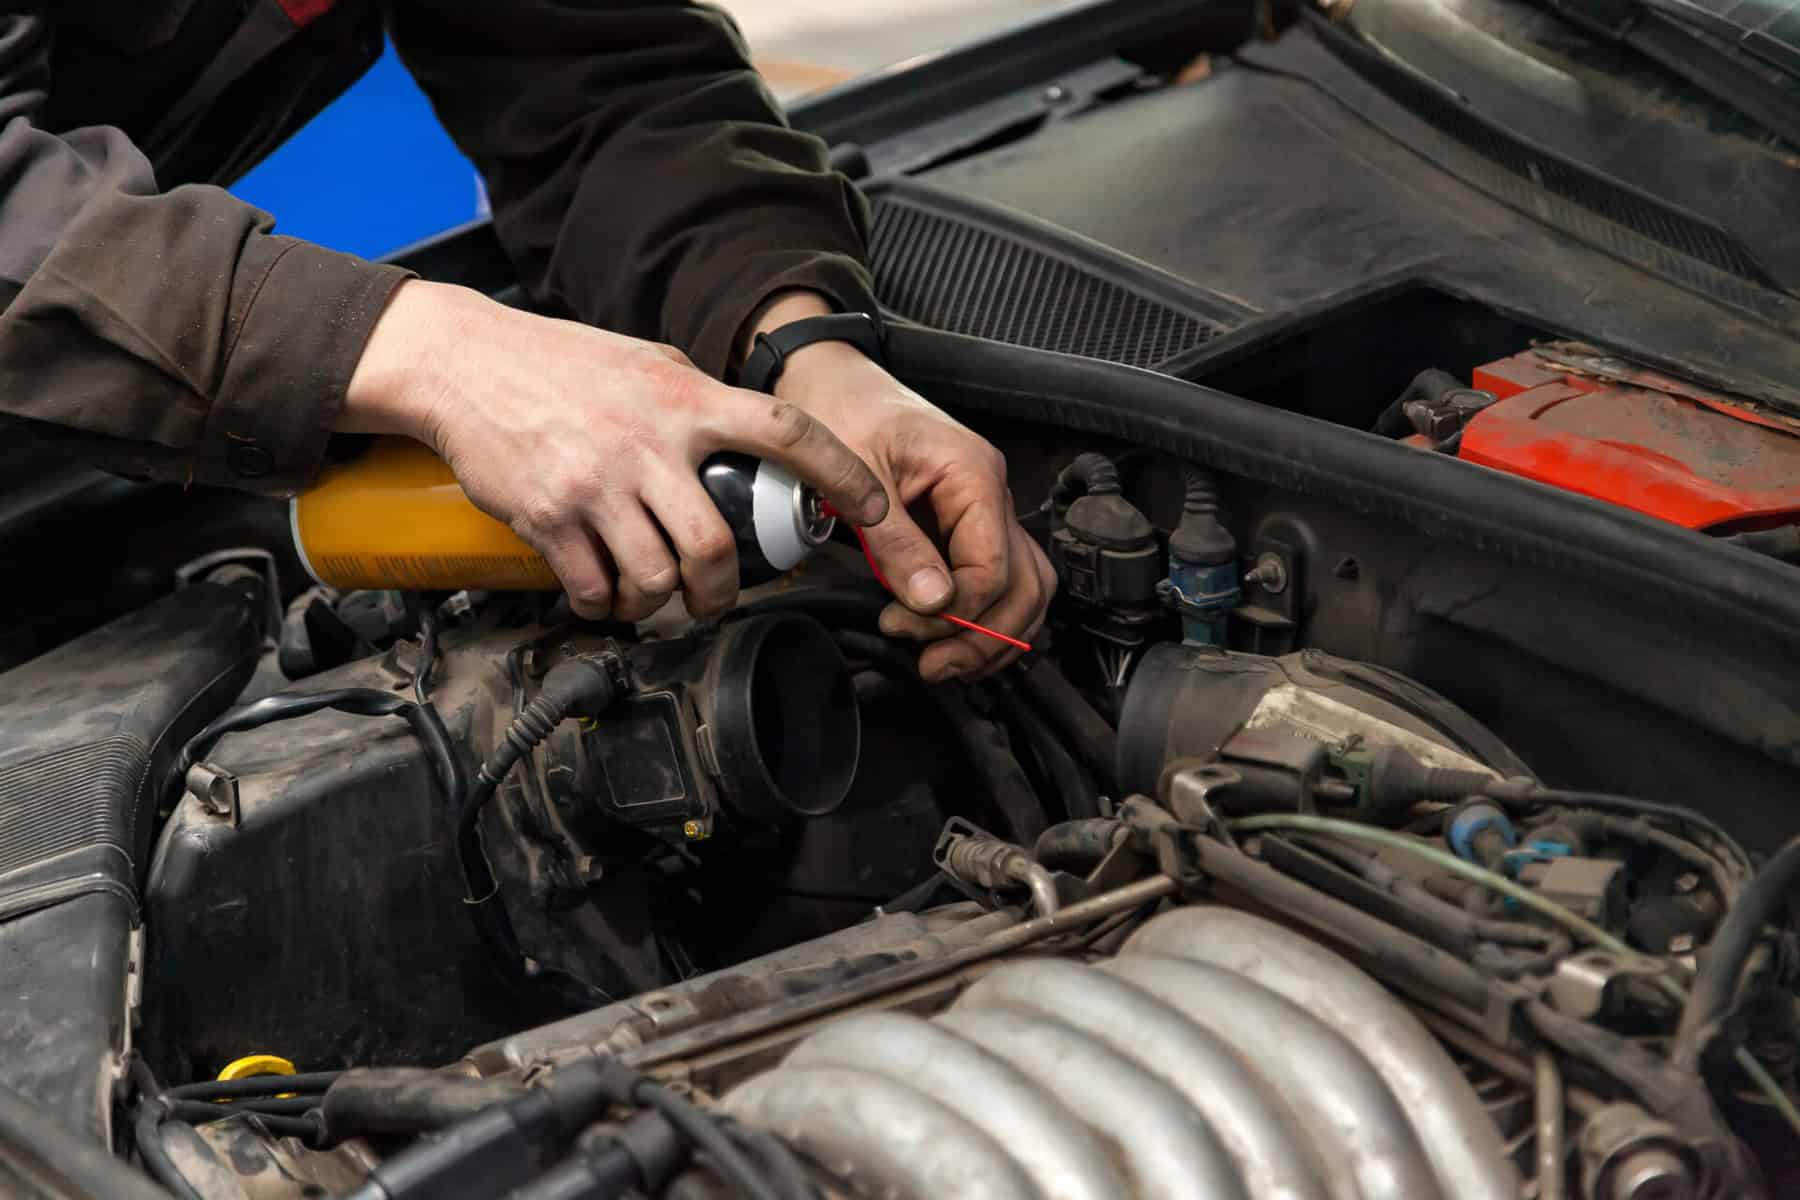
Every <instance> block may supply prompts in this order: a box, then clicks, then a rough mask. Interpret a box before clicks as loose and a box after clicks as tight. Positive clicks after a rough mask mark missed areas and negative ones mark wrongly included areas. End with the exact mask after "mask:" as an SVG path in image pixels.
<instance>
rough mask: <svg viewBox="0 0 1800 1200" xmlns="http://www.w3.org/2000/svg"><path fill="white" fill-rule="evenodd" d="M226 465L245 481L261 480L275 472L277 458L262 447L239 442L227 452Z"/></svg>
mask: <svg viewBox="0 0 1800 1200" xmlns="http://www.w3.org/2000/svg"><path fill="white" fill-rule="evenodd" d="M225 465H226V466H228V467H230V468H231V469H232V470H233V471H234V472H236V473H237V474H238V475H239V476H241V477H242V478H244V479H261V478H262V477H263V476H265V475H268V474H270V473H271V472H273V471H274V470H275V456H274V455H273V454H270V453H269V452H268V451H267V450H265V449H263V448H262V447H261V446H256V445H252V444H251V443H249V442H237V443H235V444H233V445H232V447H231V449H229V450H227V451H226V452H225Z"/></svg>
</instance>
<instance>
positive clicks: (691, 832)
mask: <svg viewBox="0 0 1800 1200" xmlns="http://www.w3.org/2000/svg"><path fill="white" fill-rule="evenodd" d="M681 836H683V837H685V838H686V839H687V840H688V841H690V842H697V841H699V840H700V839H701V838H703V837H705V836H706V826H704V825H702V824H701V823H700V822H698V821H683V822H682V823H681Z"/></svg>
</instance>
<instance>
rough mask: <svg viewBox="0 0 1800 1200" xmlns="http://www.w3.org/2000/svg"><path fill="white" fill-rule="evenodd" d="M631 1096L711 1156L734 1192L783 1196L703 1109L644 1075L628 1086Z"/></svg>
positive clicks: (764, 1198)
mask: <svg viewBox="0 0 1800 1200" xmlns="http://www.w3.org/2000/svg"><path fill="white" fill-rule="evenodd" d="M632 1098H633V1099H635V1100H636V1101H637V1102H638V1103H640V1104H642V1105H644V1106H645V1107H646V1108H653V1109H655V1110H656V1111H657V1112H659V1113H661V1114H662V1115H663V1116H664V1117H665V1118H667V1119H668V1122H669V1124H671V1125H673V1126H674V1127H675V1131H676V1132H677V1133H679V1134H681V1136H682V1137H683V1138H686V1139H687V1140H688V1141H689V1142H690V1143H692V1145H693V1147H694V1148H695V1149H696V1150H699V1151H701V1152H703V1153H705V1154H706V1155H707V1156H708V1157H709V1158H711V1159H712V1161H713V1165H714V1166H715V1167H717V1169H718V1171H719V1174H720V1175H721V1176H723V1177H724V1179H725V1181H726V1182H727V1183H729V1184H730V1185H731V1186H732V1187H733V1188H734V1189H735V1190H736V1193H737V1194H738V1195H741V1196H747V1197H749V1198H750V1200H783V1197H782V1196H781V1193H780V1192H778V1191H776V1189H775V1188H773V1187H771V1186H770V1185H769V1182H768V1180H767V1179H765V1178H764V1177H763V1176H762V1174H761V1172H759V1171H758V1170H757V1168H756V1166H755V1164H754V1163H752V1162H751V1161H750V1160H749V1159H748V1158H746V1157H745V1156H744V1152H743V1151H741V1150H739V1149H738V1148H737V1146H736V1145H734V1144H733V1143H732V1141H731V1139H730V1138H729V1137H727V1136H726V1134H725V1131H724V1130H723V1129H721V1128H719V1125H718V1123H717V1122H715V1121H714V1120H713V1119H712V1118H711V1117H710V1116H708V1115H707V1114H706V1113H705V1112H702V1111H701V1110H700V1109H699V1108H696V1107H695V1106H694V1105H692V1104H689V1103H688V1102H687V1101H686V1100H684V1099H682V1098H681V1097H680V1096H677V1095H676V1094H675V1093H674V1092H671V1091H670V1090H669V1089H668V1088H666V1087H664V1086H662V1085H661V1084H660V1083H654V1082H651V1081H650V1080H648V1079H646V1080H644V1081H643V1082H641V1083H639V1084H638V1085H637V1086H636V1087H635V1088H633V1089H632Z"/></svg>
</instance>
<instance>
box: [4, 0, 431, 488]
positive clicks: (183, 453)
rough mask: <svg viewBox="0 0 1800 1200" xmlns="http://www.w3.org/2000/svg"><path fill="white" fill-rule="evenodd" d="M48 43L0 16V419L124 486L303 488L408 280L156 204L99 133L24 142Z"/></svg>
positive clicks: (231, 213)
mask: <svg viewBox="0 0 1800 1200" xmlns="http://www.w3.org/2000/svg"><path fill="white" fill-rule="evenodd" d="M49 37H50V28H49V22H48V20H47V19H46V18H45V17H43V16H41V15H34V14H32V13H30V12H27V13H25V14H22V15H21V14H15V15H0V413H3V414H7V415H10V416H13V417H18V418H24V419H25V420H26V421H28V422H31V423H34V426H35V427H36V428H38V429H39V430H40V431H41V432H44V433H47V434H50V435H53V440H56V441H58V442H63V443H72V448H73V449H75V450H77V451H78V452H80V453H82V454H83V455H84V456H86V457H88V458H89V459H91V460H93V461H95V462H98V463H99V464H100V465H103V466H106V467H109V468H110V469H113V470H116V471H121V472H124V473H126V474H132V475H141V476H147V477H150V478H159V479H172V480H178V481H189V480H192V481H200V482H215V483H225V484H230V485H232V486H236V487H248V488H254V489H257V490H264V491H271V492H283V491H288V490H291V489H292V488H294V487H296V486H298V485H300V484H302V483H304V482H305V481H306V480H307V479H308V478H309V477H310V476H311V475H312V473H313V472H314V471H315V470H316V469H317V466H318V463H319V460H320V457H321V456H322V454H323V452H324V446H325V441H326V437H327V434H328V433H329V431H330V428H331V426H332V424H333V422H334V420H335V419H336V416H337V412H338V408H339V407H340V406H341V404H342V403H343V396H344V391H345V388H346V386H347V385H348V383H349V379H350V375H351V372H352V371H353V370H354V369H355V365H356V361H357V359H358V358H359V357H360V356H361V354H362V348H363V345H364V343H365V342H366V341H367V339H368V335H369V331H370V330H371V329H372V327H373V325H374V323H375V321H376V319H377V318H378V317H379V316H380V313H381V311H382V309H383V307H384V306H385V305H386V303H387V300H388V298H389V296H390V295H391V294H392V292H393V290H394V288H395V287H396V286H398V284H399V283H400V281H401V280H403V279H405V278H406V273H405V272H403V271H399V270H397V269H395V268H392V267H384V266H376V265H374V264H371V263H367V262H364V261H362V260H360V259H357V258H353V257H350V256H349V255H344V254H338V253H335V252H333V251H330V250H326V249H323V248H321V247H318V246H314V245H310V244H308V243H306V242H302V241H298V240H296V239H294V238H288V237H278V236H275V235H274V234H272V233H271V232H270V230H271V229H272V228H273V227H274V226H273V222H272V221H271V220H270V219H269V217H268V216H267V215H265V214H264V213H261V212H259V211H257V210H256V209H255V208H252V207H251V206H249V205H247V204H243V203H241V202H240V201H238V200H235V199H233V198H232V197H231V196H230V195H229V194H228V193H226V192H224V191H222V190H220V189H218V188H214V187H201V186H188V187H180V188H176V189H174V190H173V191H170V192H167V193H161V192H159V191H158V188H157V183H156V178H155V174H154V172H153V170H152V169H151V166H150V163H149V162H148V160H146V159H145V157H144V156H143V154H141V153H140V152H139V151H138V149H137V148H136V147H135V146H134V145H133V144H132V143H131V141H130V140H129V139H128V138H127V137H126V136H125V135H124V134H122V133H120V132H119V131H118V130H116V129H112V128H105V127H92V128H81V129H74V130H68V131H64V132H62V133H61V134H60V135H53V134H51V133H49V132H47V131H45V130H43V129H41V128H39V127H38V126H37V125H36V124H34V117H35V116H36V114H37V112H38V111H39V109H40V108H41V106H42V104H43V99H44V96H45V92H46V89H47V88H48V87H49V86H50V82H51V81H50V79H49V75H48V70H49V68H48V65H47V64H48V61H49ZM0 436H4V434H3V433H0Z"/></svg>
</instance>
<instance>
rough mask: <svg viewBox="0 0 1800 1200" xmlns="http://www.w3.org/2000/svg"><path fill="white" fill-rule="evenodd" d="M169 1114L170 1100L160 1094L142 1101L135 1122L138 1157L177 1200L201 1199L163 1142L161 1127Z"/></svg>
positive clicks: (146, 1168)
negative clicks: (165, 1099)
mask: <svg viewBox="0 0 1800 1200" xmlns="http://www.w3.org/2000/svg"><path fill="white" fill-rule="evenodd" d="M167 1114H168V1103H167V1102H166V1101H164V1100H163V1099H161V1098H160V1097H153V1098H151V1099H148V1100H144V1101H141V1102H139V1104H138V1110H137V1119H136V1120H135V1121H134V1122H133V1123H132V1132H133V1135H134V1138H135V1140H136V1142H137V1152H138V1157H139V1158H141V1159H143V1160H144V1170H146V1171H148V1172H149V1173H150V1177H151V1178H152V1179H154V1180H156V1182H158V1183H160V1184H162V1185H163V1186H164V1187H166V1188H168V1189H169V1190H170V1191H171V1192H173V1193H175V1195H176V1197H177V1198H178V1200H202V1197H201V1195H200V1193H199V1192H198V1191H196V1190H195V1189H194V1185H193V1184H191V1183H189V1182H188V1181H187V1176H185V1175H183V1174H182V1173H181V1168H179V1167H177V1166H176V1165H175V1160H174V1159H172V1158H170V1157H169V1150H168V1147H167V1146H165V1145H164V1144H163V1137H162V1127H163V1122H164V1121H165V1120H166V1119H167Z"/></svg>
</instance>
